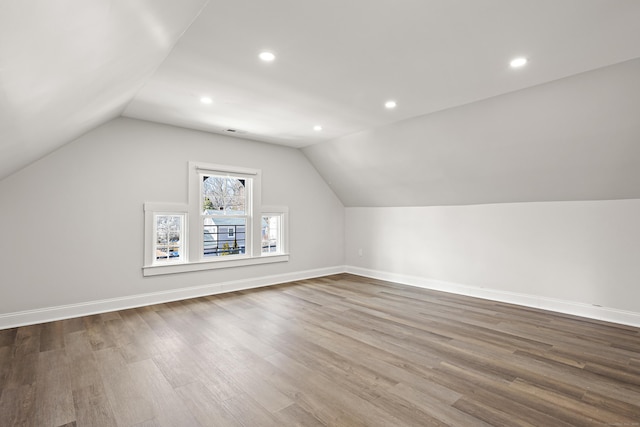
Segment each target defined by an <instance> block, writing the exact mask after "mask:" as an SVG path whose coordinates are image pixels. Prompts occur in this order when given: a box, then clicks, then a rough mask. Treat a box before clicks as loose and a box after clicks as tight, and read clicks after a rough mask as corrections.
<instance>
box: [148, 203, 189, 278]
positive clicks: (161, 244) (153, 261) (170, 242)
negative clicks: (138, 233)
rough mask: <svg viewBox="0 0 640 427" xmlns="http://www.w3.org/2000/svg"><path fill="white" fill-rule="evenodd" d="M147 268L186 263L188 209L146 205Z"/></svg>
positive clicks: (158, 204)
mask: <svg viewBox="0 0 640 427" xmlns="http://www.w3.org/2000/svg"><path fill="white" fill-rule="evenodd" d="M144 210H145V235H146V236H147V239H146V240H147V242H149V244H147V245H145V264H146V265H167V264H179V263H184V262H186V261H187V245H186V239H187V206H186V205H180V204H167V203H165V204H161V203H145V205H144Z"/></svg>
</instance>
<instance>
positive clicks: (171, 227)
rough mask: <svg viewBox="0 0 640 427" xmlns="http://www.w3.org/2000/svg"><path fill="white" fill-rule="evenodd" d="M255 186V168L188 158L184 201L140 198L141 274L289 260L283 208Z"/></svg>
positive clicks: (258, 177) (257, 177)
mask: <svg viewBox="0 0 640 427" xmlns="http://www.w3.org/2000/svg"><path fill="white" fill-rule="evenodd" d="M260 189H261V171H260V170H257V169H249V168H242V167H235V166H223V165H214V164H205V163H195V162H189V193H188V199H189V203H188V204H175V203H145V204H144V210H145V246H144V248H145V255H144V267H143V274H144V275H145V276H155V275H158V274H171V273H182V272H188V271H202V270H209V269H216V268H229V267H241V266H246V265H256V264H267V263H273V262H282V261H288V260H289V255H288V253H287V251H288V247H287V240H286V239H287V215H288V210H287V208H284V207H265V206H261V194H260Z"/></svg>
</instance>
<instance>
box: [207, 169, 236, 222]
mask: <svg viewBox="0 0 640 427" xmlns="http://www.w3.org/2000/svg"><path fill="white" fill-rule="evenodd" d="M201 196H202V199H201V200H202V210H203V215H245V213H246V208H247V191H246V181H245V179H241V178H234V177H228V176H217V175H204V176H203V177H202V194H201Z"/></svg>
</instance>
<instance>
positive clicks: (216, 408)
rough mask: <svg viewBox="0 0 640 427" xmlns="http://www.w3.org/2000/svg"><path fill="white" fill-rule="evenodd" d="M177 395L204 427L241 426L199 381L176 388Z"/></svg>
mask: <svg viewBox="0 0 640 427" xmlns="http://www.w3.org/2000/svg"><path fill="white" fill-rule="evenodd" d="M176 393H177V394H178V396H180V398H181V399H182V401H183V402H184V404H185V406H186V407H187V408H188V409H189V411H190V412H191V414H192V415H193V417H194V418H195V419H196V421H197V422H198V423H199V424H200V425H202V426H228V427H235V426H241V425H242V424H240V422H239V421H237V420H236V419H235V418H234V417H233V415H231V413H230V412H228V411H227V409H225V407H224V406H223V405H222V404H221V402H220V400H218V399H216V397H215V396H214V395H213V394H212V393H211V391H210V390H209V389H208V388H207V387H205V386H204V385H203V384H202V383H200V382H199V381H195V382H192V383H188V384H185V385H183V386H181V387H178V388H176Z"/></svg>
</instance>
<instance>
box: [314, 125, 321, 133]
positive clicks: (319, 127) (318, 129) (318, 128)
mask: <svg viewBox="0 0 640 427" xmlns="http://www.w3.org/2000/svg"><path fill="white" fill-rule="evenodd" d="M313 130H315V131H316V132H320V131H321V130H322V126H320V125H315V126H314V127H313Z"/></svg>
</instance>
